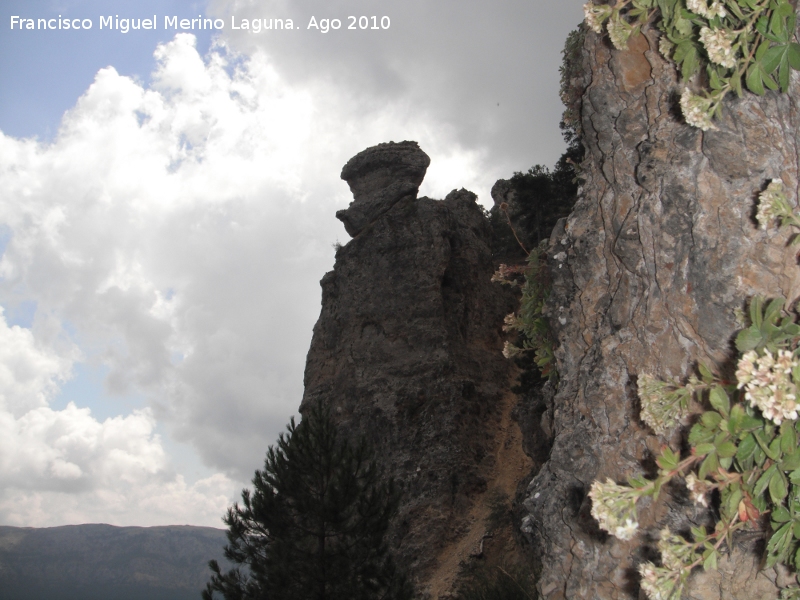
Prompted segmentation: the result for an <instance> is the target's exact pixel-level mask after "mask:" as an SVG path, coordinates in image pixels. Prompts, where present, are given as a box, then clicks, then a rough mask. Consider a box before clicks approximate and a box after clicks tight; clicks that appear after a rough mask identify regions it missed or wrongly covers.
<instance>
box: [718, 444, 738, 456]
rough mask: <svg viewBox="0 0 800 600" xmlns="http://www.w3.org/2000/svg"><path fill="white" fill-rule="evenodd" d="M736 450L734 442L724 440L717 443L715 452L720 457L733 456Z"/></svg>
mask: <svg viewBox="0 0 800 600" xmlns="http://www.w3.org/2000/svg"><path fill="white" fill-rule="evenodd" d="M736 450H737V448H736V444H734V443H733V442H731V441H725V442H722V443H720V444H717V454H719V455H720V457H721V458H730V457H732V456H735V455H736Z"/></svg>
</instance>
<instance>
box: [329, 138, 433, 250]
mask: <svg viewBox="0 0 800 600" xmlns="http://www.w3.org/2000/svg"><path fill="white" fill-rule="evenodd" d="M430 163H431V159H430V158H429V157H428V155H427V154H425V153H424V152H423V151H422V150H420V147H419V145H418V144H417V142H399V143H395V142H388V143H386V144H378V145H377V146H373V147H372V148H367V149H366V150H364V151H363V152H359V153H358V154H356V155H355V156H354V157H353V158H351V159H350V160H349V161H347V164H346V165H345V166H344V168H343V169H342V179H344V180H345V181H346V182H347V184H348V185H349V186H350V191H351V192H353V198H354V199H353V202H351V203H350V206H349V207H348V208H346V209H344V210H340V211H338V212H337V213H336V218H337V219H339V220H340V221H341V222H342V223H344V228H345V229H346V230H347V233H349V234H350V235H351V236H353V237H355V236H356V235H358V234H359V233H361V231H362V230H363V229H364V228H365V227H366V226H367V225H369V224H370V223H372V222H373V221H375V220H376V219H377V218H378V217H380V216H381V215H382V214H384V213H385V212H386V211H388V210H389V209H390V208H392V207H393V206H394V205H395V204H397V203H398V202H400V201H401V200H403V199H406V200H409V199H412V200H413V199H414V198H416V197H417V192H418V191H419V186H420V184H421V183H422V180H423V179H424V178H425V172H426V171H427V170H428V165H429V164H430Z"/></svg>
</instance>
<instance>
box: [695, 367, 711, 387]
mask: <svg viewBox="0 0 800 600" xmlns="http://www.w3.org/2000/svg"><path fill="white" fill-rule="evenodd" d="M697 370H698V371H700V379H702V380H703V383H713V381H714V373H712V372H711V369H709V368H708V367H707V366H706V365H705V363H698V364H697Z"/></svg>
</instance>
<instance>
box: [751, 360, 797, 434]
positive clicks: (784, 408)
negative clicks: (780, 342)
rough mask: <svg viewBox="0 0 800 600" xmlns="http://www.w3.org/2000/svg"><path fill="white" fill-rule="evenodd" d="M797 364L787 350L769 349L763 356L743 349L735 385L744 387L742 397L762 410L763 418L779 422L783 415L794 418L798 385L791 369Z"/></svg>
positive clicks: (784, 417)
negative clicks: (743, 353)
mask: <svg viewBox="0 0 800 600" xmlns="http://www.w3.org/2000/svg"><path fill="white" fill-rule="evenodd" d="M798 366H800V363H798V361H797V359H796V358H794V355H793V353H792V352H790V351H789V350H778V352H777V355H775V356H773V355H772V353H771V352H770V351H769V350H766V351H765V352H764V355H763V356H758V354H756V352H755V351H753V350H751V351H750V352H746V353H745V355H744V356H742V358H741V359H740V360H739V366H738V369H737V371H736V379H737V381H738V382H739V385H738V387H739V388H740V389H741V388H744V389H745V394H744V397H745V398H746V399H747V400H749V401H750V404H751V405H752V406H755V407H757V408H758V409H759V410H761V412H762V414H763V415H764V417H765V418H767V419H769V420H770V421H773V422H774V423H775V424H777V425H780V424H781V422H782V421H783V420H784V419H789V420H790V421H794V420H796V419H797V410H798V406H797V386H796V385H795V383H794V381H793V380H792V371H793V370H794V369H795V368H796V367H798Z"/></svg>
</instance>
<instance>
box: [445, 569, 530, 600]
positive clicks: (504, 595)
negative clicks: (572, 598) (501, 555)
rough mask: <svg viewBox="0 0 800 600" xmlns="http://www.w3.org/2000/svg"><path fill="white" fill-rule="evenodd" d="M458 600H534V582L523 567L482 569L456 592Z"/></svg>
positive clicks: (527, 570)
mask: <svg viewBox="0 0 800 600" xmlns="http://www.w3.org/2000/svg"><path fill="white" fill-rule="evenodd" d="M457 597H458V599H459V600H535V599H536V598H537V597H538V596H537V594H536V580H535V579H534V577H533V575H531V574H530V570H529V569H526V568H523V567H516V568H512V567H509V568H508V569H505V568H503V567H494V568H484V569H481V570H478V571H477V572H476V573H473V574H472V575H471V576H470V577H469V578H468V579H467V580H466V582H465V583H464V584H462V585H461V587H460V588H459V590H458V595H457Z"/></svg>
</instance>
